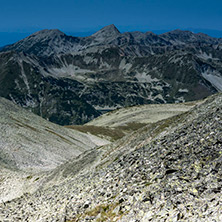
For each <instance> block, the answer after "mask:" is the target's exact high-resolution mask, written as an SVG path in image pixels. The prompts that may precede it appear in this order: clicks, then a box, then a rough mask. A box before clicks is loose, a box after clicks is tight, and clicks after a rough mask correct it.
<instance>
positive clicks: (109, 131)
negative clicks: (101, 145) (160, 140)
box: [66, 122, 146, 141]
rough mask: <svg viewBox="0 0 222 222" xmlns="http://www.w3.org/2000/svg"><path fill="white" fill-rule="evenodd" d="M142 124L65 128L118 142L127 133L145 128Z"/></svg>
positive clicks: (73, 126)
mask: <svg viewBox="0 0 222 222" xmlns="http://www.w3.org/2000/svg"><path fill="white" fill-rule="evenodd" d="M145 125H146V124H144V123H136V122H132V123H128V124H127V125H125V126H118V127H112V128H110V127H103V126H93V125H83V126H78V125H72V126H66V127H67V128H70V129H75V130H78V131H80V132H83V133H91V134H93V135H95V136H98V137H101V138H104V139H108V140H110V141H115V140H118V139H120V138H122V137H124V136H125V135H126V134H127V133H131V132H133V131H136V130H138V129H139V128H141V127H143V126H145Z"/></svg>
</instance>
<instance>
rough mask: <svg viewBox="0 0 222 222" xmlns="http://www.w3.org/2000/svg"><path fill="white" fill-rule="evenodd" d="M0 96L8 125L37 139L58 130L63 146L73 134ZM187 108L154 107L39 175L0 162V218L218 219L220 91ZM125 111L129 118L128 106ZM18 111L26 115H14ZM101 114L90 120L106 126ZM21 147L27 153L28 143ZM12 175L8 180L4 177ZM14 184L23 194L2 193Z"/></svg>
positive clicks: (221, 191)
mask: <svg viewBox="0 0 222 222" xmlns="http://www.w3.org/2000/svg"><path fill="white" fill-rule="evenodd" d="M0 101H1V106H2V107H6V109H9V106H12V107H10V109H12V112H11V113H10V115H9V116H8V117H7V114H5V115H6V117H7V118H3V120H4V119H6V120H5V121H6V122H8V127H12V126H13V127H15V126H18V127H22V128H26V129H27V130H28V129H29V131H30V132H32V131H33V129H32V127H33V128H34V129H38V130H40V133H38V132H35V134H36V135H39V138H40V139H41V138H42V139H43V140H45V138H44V134H43V133H42V132H44V131H45V130H46V129H48V127H52V126H54V130H55V131H53V132H55V133H54V134H56V133H59V135H55V136H56V137H57V138H58V139H59V141H60V142H61V141H63V142H65V143H67V141H66V140H67V139H68V140H69V141H71V138H70V137H73V140H72V141H73V143H74V140H75V139H74V135H79V134H78V133H77V132H76V131H72V130H71V129H70V132H69V133H68V132H67V131H68V129H66V128H64V127H62V126H57V128H56V125H55V124H52V123H50V122H48V121H46V120H43V119H41V118H40V117H36V116H35V117H34V114H32V113H29V112H27V111H21V108H18V107H15V106H14V105H12V103H11V102H9V101H6V100H5V99H1V100H0ZM193 105H194V104H190V109H188V108H187V110H185V109H184V110H183V111H182V109H181V110H180V112H181V114H179V115H171V117H170V118H167V117H166V118H162V117H161V118H162V119H161V120H159V121H158V118H157V117H158V113H157V112H156V121H153V122H150V123H148V124H147V125H145V126H144V127H142V128H140V129H138V130H136V131H134V132H133V133H129V134H128V135H126V136H125V137H123V138H122V139H119V140H117V141H116V142H113V143H111V144H107V145H104V146H97V147H95V148H91V149H86V151H85V152H83V153H81V154H80V155H79V156H78V157H73V158H71V159H70V160H68V161H67V162H65V163H64V164H60V165H58V166H57V167H56V168H55V169H51V170H50V171H47V172H44V170H43V171H41V172H39V173H38V172H30V171H26V170H25V169H24V168H23V169H14V168H10V165H11V162H9V163H8V165H4V164H3V165H2V164H1V165H0V176H1V180H0V189H1V190H3V191H4V192H1V198H2V199H1V202H2V203H1V204H0V221H31V222H32V221H33V222H38V221H39V222H40V221H41V222H46V221H47V222H48V221H69V222H74V221H101V222H102V221H121V222H128V221H132V222H135V221H141V222H147V221H158V222H162V221H167V222H169V221H181V222H182V221H189V222H190V221H191V222H193V221H207V222H208V221H209V222H210V221H217V222H219V221H221V220H222V216H221V215H222V214H221V207H222V203H221V194H222V189H221V188H222V180H221V176H222V165H221V158H222V137H221V131H222V122H221V121H222V94H221V93H220V94H216V95H213V96H210V97H209V98H207V99H205V100H204V101H201V102H198V103H197V104H196V106H194V107H193ZM164 106H165V105H160V106H159V107H158V110H159V113H160V114H161V107H162V108H163V110H164V109H165V110H166V109H167V107H169V105H166V106H167V107H165V108H164ZM186 106H187V107H188V106H189V105H183V104H179V105H178V107H177V109H178V108H182V107H186ZM13 107H14V108H13ZM137 108H138V107H137ZM1 109H3V108H1ZM143 109H144V108H141V109H140V111H141V112H142V110H143ZM131 110H132V112H133V113H132V115H133V114H134V113H135V112H136V111H135V110H136V107H135V108H131ZM147 110H149V111H147ZM152 110H153V107H152V105H151V107H150V109H149V108H148V107H147V108H146V109H144V115H146V113H147V112H152ZM125 111H126V109H123V110H122V112H121V110H119V111H118V112H117V113H116V114H115V112H114V113H112V114H111V115H112V116H113V122H114V121H115V118H116V116H117V115H120V119H122V117H124V113H125ZM23 112H24V113H29V115H32V118H28V114H27V117H26V115H19V113H23ZM16 113H17V116H16ZM127 115H129V113H128V114H127ZM140 115H141V114H140ZM107 117H108V115H107V114H106V115H105V116H104V117H101V118H99V119H100V120H99V119H98V122H99V123H100V124H101V119H103V121H102V122H103V123H106V122H107V121H106V118H107ZM24 118H28V120H25V121H24ZM7 119H8V120H7ZM40 119H41V120H40ZM135 119H136V118H135ZM138 119H140V117H139V118H138ZM37 120H38V122H37ZM1 121H2V120H1ZM95 122H96V120H95ZM108 122H111V120H110V119H108ZM25 124H26V125H25ZM92 124H93V123H92ZM123 124H124V123H123ZM3 125H4V124H3ZM8 127H7V128H8ZM51 130H53V128H52V129H51ZM63 130H64V131H63ZM3 132H4V131H3ZM20 132H22V131H20ZM63 132H65V133H64V134H63ZM26 133H27V132H26ZM72 133H73V135H72ZM51 134H52V133H51ZM7 135H9V134H7ZM0 136H1V137H2V138H5V136H4V135H3V136H2V134H0ZM65 136H66V140H65V141H64V137H65ZM82 136H83V134H82ZM52 137H53V140H55V138H54V135H52ZM20 138H21V137H20ZM82 138H83V137H82ZM85 138H86V137H85ZM34 140H35V138H33V141H34ZM25 141H27V140H25ZM33 141H32V142H33ZM87 141H88V139H87V140H86V139H85V142H86V143H85V144H87ZM76 142H77V143H78V141H76ZM74 146H75V145H74ZM48 148H49V147H48ZM73 148H75V147H73ZM18 149H19V147H18ZM29 149H30V151H32V146H30V147H29ZM56 149H58V148H56ZM69 149H70V147H69ZM3 150H5V148H4V149H3ZM11 152H12V153H13V152H16V150H14V151H13V150H11ZM15 155H16V154H15ZM17 155H20V153H18V154H17ZM34 155H36V153H35V154H34ZM41 155H42V154H41ZM49 155H50V154H49ZM2 159H3V160H4V158H2ZM2 159H0V162H1V163H2ZM25 159H26V158H25ZM26 160H27V159H26ZM23 162H24V161H23ZM23 162H21V163H19V165H21V164H23ZM12 166H14V164H12ZM13 176H14V181H13V180H12V179H11V180H10V178H11V177H13ZM17 178H19V180H18V179H17ZM12 181H13V185H14V186H13V187H11V186H10V184H11V183H12ZM18 187H19V188H20V187H22V188H23V191H22V192H20V193H19V194H18V195H17V198H15V197H16V196H15V197H14V198H12V196H10V195H8V193H9V192H11V193H12V191H13V190H15V189H16V188H17V189H18ZM32 187H34V188H33V190H32V189H31V188H32ZM24 188H26V192H25V191H24ZM27 188H29V189H27Z"/></svg>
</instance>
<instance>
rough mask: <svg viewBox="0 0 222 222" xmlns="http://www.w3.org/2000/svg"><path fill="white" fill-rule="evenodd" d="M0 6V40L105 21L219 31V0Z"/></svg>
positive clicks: (62, 0) (80, 29)
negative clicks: (46, 29) (44, 30)
mask: <svg viewBox="0 0 222 222" xmlns="http://www.w3.org/2000/svg"><path fill="white" fill-rule="evenodd" d="M0 6H1V7H0V8H1V10H0V20H1V22H0V45H3V43H4V44H5V43H11V42H12V41H15V39H14V37H13V36H16V35H17V38H18V39H20V38H21V37H23V36H26V35H28V34H30V33H32V32H35V31H38V30H40V29H45V28H48V29H53V28H58V29H60V30H62V31H64V32H65V33H73V34H75V33H76V34H80V35H81V33H83V34H84V33H90V32H94V31H96V30H98V29H100V28H101V27H103V26H105V25H109V24H115V25H116V26H117V28H118V29H119V30H120V31H132V30H138V31H150V30H151V31H154V30H155V31H157V32H158V30H159V32H161V30H162V31H165V30H172V29H177V28H179V29H190V30H194V31H195V30H197V31H198V30H209V31H214V30H217V35H220V34H221V33H222V22H221V21H222V13H221V12H222V1H221V0H202V1H201V0H103V1H102V0H31V1H30V0H19V1H18V0H1V2H0ZM218 31H219V32H218ZM220 31H221V32H220ZM206 32H207V31H206ZM212 33H213V32H212ZM215 33H216V32H215ZM10 34H11V35H10ZM221 37H222V34H221ZM16 41H17V40H16Z"/></svg>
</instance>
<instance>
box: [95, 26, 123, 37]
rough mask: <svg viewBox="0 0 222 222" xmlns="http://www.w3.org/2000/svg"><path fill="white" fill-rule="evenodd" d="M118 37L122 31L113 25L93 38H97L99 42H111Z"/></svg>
mask: <svg viewBox="0 0 222 222" xmlns="http://www.w3.org/2000/svg"><path fill="white" fill-rule="evenodd" d="M118 35H120V31H119V30H118V29H117V28H116V26H115V25H113V24H112V25H108V26H105V27H103V28H102V29H100V30H99V31H98V32H96V33H95V34H93V35H92V36H93V37H95V38H96V40H97V41H103V40H106V41H109V40H111V39H113V38H115V37H116V36H118Z"/></svg>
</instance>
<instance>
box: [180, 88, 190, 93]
mask: <svg viewBox="0 0 222 222" xmlns="http://www.w3.org/2000/svg"><path fill="white" fill-rule="evenodd" d="M178 92H180V93H188V92H189V90H188V89H179V90H178Z"/></svg>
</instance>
